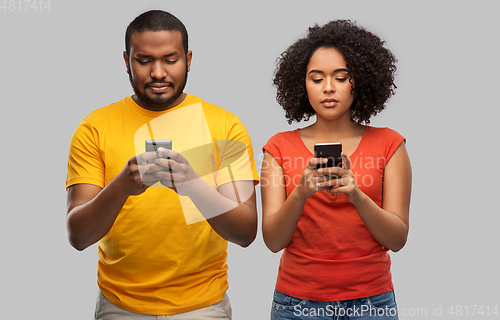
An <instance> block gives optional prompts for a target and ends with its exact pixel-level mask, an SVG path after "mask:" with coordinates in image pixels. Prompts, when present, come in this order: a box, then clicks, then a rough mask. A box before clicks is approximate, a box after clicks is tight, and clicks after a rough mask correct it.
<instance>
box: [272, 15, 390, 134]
mask: <svg viewBox="0 0 500 320" xmlns="http://www.w3.org/2000/svg"><path fill="white" fill-rule="evenodd" d="M319 48H335V49H337V50H338V51H339V52H340V53H341V54H342V56H343V57H344V59H345V61H346V65H347V69H348V70H349V75H350V77H351V79H350V81H351V83H354V85H352V89H353V94H354V102H353V104H352V106H351V119H352V120H353V121H355V122H357V123H360V124H369V123H370V118H371V117H372V116H374V115H376V114H378V113H379V112H380V111H382V110H383V109H384V108H385V103H386V101H387V99H389V98H390V97H391V96H392V95H393V94H394V93H395V89H396V85H395V84H394V75H395V72H396V61H397V60H396V57H395V56H394V55H393V54H392V52H391V51H389V50H388V49H387V48H385V47H384V41H382V40H380V38H379V37H377V36H376V35H374V34H373V33H371V32H369V31H367V30H365V29H364V28H362V27H359V26H357V25H356V24H355V23H354V22H351V21H350V20H335V21H331V22H329V23H327V24H325V25H324V26H321V27H320V26H318V25H315V26H313V27H311V28H309V32H308V34H307V37H305V38H302V39H299V40H298V41H297V42H295V43H294V44H293V45H291V46H290V47H289V48H288V49H287V50H286V51H285V52H283V53H282V54H281V56H280V57H279V58H278V62H277V67H276V71H275V75H274V81H273V84H274V85H275V86H276V88H277V93H276V100H277V101H278V103H279V104H280V105H281V106H282V107H283V109H284V110H285V116H286V118H287V119H288V123H292V122H293V121H297V122H300V121H301V120H302V119H305V120H308V119H309V118H310V117H311V116H312V115H314V114H315V113H316V112H315V111H314V109H313V108H312V106H311V104H310V103H309V99H308V97H307V92H306V86H305V78H306V72H307V65H308V63H309V60H310V58H311V56H312V55H313V53H314V52H315V51H316V50H317V49H319Z"/></svg>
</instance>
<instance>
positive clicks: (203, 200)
mask: <svg viewBox="0 0 500 320" xmlns="http://www.w3.org/2000/svg"><path fill="white" fill-rule="evenodd" d="M158 153H159V155H160V156H163V157H160V158H158V159H156V160H155V161H154V163H155V164H156V166H155V167H153V168H151V170H150V171H151V172H152V174H153V175H155V176H156V179H157V180H159V181H160V182H161V183H162V184H163V185H164V186H166V187H168V188H171V189H173V190H174V191H176V192H177V193H178V194H179V195H182V196H188V197H189V198H190V199H191V201H193V203H194V205H195V206H196V208H197V209H198V210H199V211H200V212H201V214H202V215H203V216H204V217H205V219H207V221H208V222H209V223H210V225H211V226H212V228H213V229H214V230H215V231H217V233H218V234H219V235H220V236H221V237H223V238H224V239H226V240H227V241H231V242H233V243H236V244H238V245H240V246H242V247H247V246H249V245H250V244H251V243H252V242H253V240H254V239H255V236H256V234H257V209H256V200H255V187H254V182H253V181H252V180H239V181H234V182H229V183H225V184H223V185H221V186H220V187H219V188H218V189H217V190H215V189H214V188H213V187H211V186H210V185H209V184H208V183H207V182H206V181H204V180H203V179H202V178H200V177H199V176H198V175H197V174H196V172H195V171H194V170H193V168H192V167H191V165H190V164H189V162H188V161H187V160H186V158H184V157H183V156H182V155H181V154H180V153H178V152H175V151H173V150H168V149H164V148H158Z"/></svg>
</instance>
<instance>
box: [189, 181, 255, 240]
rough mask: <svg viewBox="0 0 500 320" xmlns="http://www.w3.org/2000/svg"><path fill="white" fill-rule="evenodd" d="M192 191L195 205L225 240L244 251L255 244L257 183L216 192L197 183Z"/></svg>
mask: <svg viewBox="0 0 500 320" xmlns="http://www.w3.org/2000/svg"><path fill="white" fill-rule="evenodd" d="M189 190H190V191H189V197H190V198H191V200H192V201H193V203H194V204H195V205H196V207H197V208H198V210H200V212H201V213H202V214H203V216H204V217H205V218H206V219H207V221H208V223H210V225H211V226H212V228H213V229H214V230H215V231H217V233H218V234H219V235H220V236H221V237H223V238H224V239H226V240H228V241H231V242H233V243H236V244H238V245H240V246H242V247H247V246H249V245H250V244H251V243H252V242H253V240H254V239H255V236H256V234H257V209H256V204H255V189H254V186H253V181H238V182H232V183H227V184H225V185H222V186H220V187H219V189H218V190H215V189H213V188H212V187H211V186H210V185H209V184H207V183H206V182H205V181H203V180H202V179H196V180H194V181H191V182H190V186H189Z"/></svg>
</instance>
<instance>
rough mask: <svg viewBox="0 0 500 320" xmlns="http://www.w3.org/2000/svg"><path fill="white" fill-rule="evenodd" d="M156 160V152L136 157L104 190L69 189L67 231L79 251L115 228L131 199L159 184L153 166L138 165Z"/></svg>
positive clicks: (84, 186)
mask: <svg viewBox="0 0 500 320" xmlns="http://www.w3.org/2000/svg"><path fill="white" fill-rule="evenodd" d="M156 157H157V153H156V152H147V153H143V154H140V155H138V156H137V157H132V158H131V159H130V160H129V161H128V162H127V164H126V165H125V167H124V168H123V170H122V171H121V172H120V173H119V174H118V175H117V176H116V177H115V178H114V179H113V180H111V182H110V183H109V184H108V185H107V186H106V187H104V188H101V187H99V186H96V185H91V184H76V185H73V186H70V187H69V188H68V196H67V212H66V228H67V230H68V240H69V242H70V244H71V245H72V246H73V247H74V248H75V249H77V250H80V251H81V250H84V249H85V248H87V247H89V246H91V245H93V244H94V243H96V242H97V241H99V240H101V238H102V237H104V236H105V235H106V234H107V233H108V231H109V230H110V229H111V227H112V226H113V223H114V222H115V220H116V217H117V216H118V213H120V210H121V209H122V207H123V205H124V204H125V202H126V201H127V199H128V197H129V196H130V195H138V194H141V193H143V192H144V191H146V189H147V188H148V187H149V186H150V185H152V184H154V183H155V182H157V181H158V180H155V178H154V177H153V176H152V175H151V174H149V173H148V169H149V168H151V167H152V166H154V165H153V164H141V165H139V164H138V163H137V162H138V161H139V163H143V162H146V161H148V160H151V159H155V158H156ZM141 175H142V177H141Z"/></svg>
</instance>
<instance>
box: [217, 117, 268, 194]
mask: <svg viewBox="0 0 500 320" xmlns="http://www.w3.org/2000/svg"><path fill="white" fill-rule="evenodd" d="M226 130H227V138H226V139H224V140H216V141H215V144H216V150H217V161H218V167H219V171H218V172H217V177H216V184H217V185H218V186H220V185H223V184H225V183H228V182H232V181H254V185H256V184H258V183H259V173H258V172H257V168H256V166H255V159H254V156H253V148H252V142H251V140H250V136H249V135H248V132H247V130H246V128H245V126H244V125H243V123H241V121H240V120H239V119H238V117H236V116H234V117H232V119H230V121H229V122H228V124H227V129H226Z"/></svg>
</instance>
